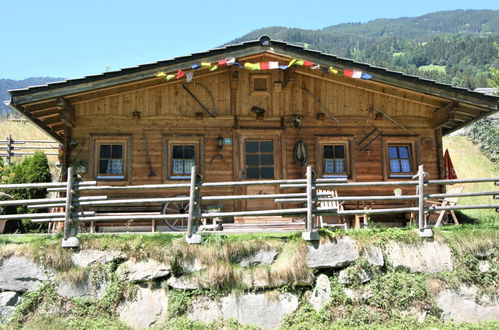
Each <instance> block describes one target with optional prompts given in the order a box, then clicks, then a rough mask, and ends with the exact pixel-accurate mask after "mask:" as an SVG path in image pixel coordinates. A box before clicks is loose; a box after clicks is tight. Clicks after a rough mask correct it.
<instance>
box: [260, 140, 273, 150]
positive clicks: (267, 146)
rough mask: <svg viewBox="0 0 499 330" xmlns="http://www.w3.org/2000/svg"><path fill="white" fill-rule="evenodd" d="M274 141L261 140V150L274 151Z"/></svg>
mask: <svg viewBox="0 0 499 330" xmlns="http://www.w3.org/2000/svg"><path fill="white" fill-rule="evenodd" d="M273 151H274V142H272V141H262V142H260V152H273Z"/></svg>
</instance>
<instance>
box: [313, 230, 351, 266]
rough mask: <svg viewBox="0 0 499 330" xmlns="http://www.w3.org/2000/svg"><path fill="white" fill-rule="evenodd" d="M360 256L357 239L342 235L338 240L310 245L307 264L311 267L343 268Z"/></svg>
mask: <svg viewBox="0 0 499 330" xmlns="http://www.w3.org/2000/svg"><path fill="white" fill-rule="evenodd" d="M358 258H359V252H358V251H357V246H356V244H355V241H354V240H353V239H351V238H350V237H340V238H338V239H336V241H333V242H328V243H320V244H319V243H318V244H315V245H309V246H308V250H307V265H308V267H309V268H315V269H321V268H343V267H345V266H348V265H349V264H350V263H352V262H353V261H355V260H357V259H358Z"/></svg>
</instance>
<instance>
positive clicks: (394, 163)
mask: <svg viewBox="0 0 499 330" xmlns="http://www.w3.org/2000/svg"><path fill="white" fill-rule="evenodd" d="M390 171H391V172H392V173H400V163H399V160H398V159H390Z"/></svg>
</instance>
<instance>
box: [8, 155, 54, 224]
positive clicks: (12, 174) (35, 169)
mask: <svg viewBox="0 0 499 330" xmlns="http://www.w3.org/2000/svg"><path fill="white" fill-rule="evenodd" d="M51 181H52V176H51V174H50V168H49V164H48V160H47V157H46V156H45V153H43V152H42V151H36V152H35V154H34V155H33V156H30V157H25V158H24V159H23V160H22V161H21V162H19V163H15V164H13V165H12V166H10V167H7V168H4V169H3V173H2V177H1V182H2V183H5V184H13V183H42V182H51ZM5 193H7V194H9V195H10V196H12V197H14V198H15V199H37V198H45V197H46V196H47V189H46V188H36V189H11V190H6V191H5ZM45 211H46V210H37V209H29V211H28V208H27V207H26V206H25V205H21V206H18V207H17V208H16V212H17V213H19V214H22V213H35V212H45ZM9 213H10V212H9ZM42 228H43V225H41V224H33V223H31V222H30V221H29V219H23V220H22V221H21V222H20V223H19V226H18V228H17V230H19V231H21V232H30V231H40V230H41V229H42Z"/></svg>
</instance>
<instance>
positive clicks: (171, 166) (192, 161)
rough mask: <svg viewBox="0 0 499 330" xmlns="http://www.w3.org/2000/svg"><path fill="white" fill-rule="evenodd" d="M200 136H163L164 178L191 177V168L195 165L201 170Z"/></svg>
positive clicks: (179, 178)
mask: <svg viewBox="0 0 499 330" xmlns="http://www.w3.org/2000/svg"><path fill="white" fill-rule="evenodd" d="M201 142H202V138H201V137H200V136H165V137H164V150H165V152H164V164H165V165H166V166H165V179H173V180H182V179H189V178H190V177H191V169H192V167H193V166H197V167H198V168H197V171H198V173H200V172H201V171H202V168H201V164H200V159H201V151H202V149H201V147H202V143H201Z"/></svg>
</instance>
